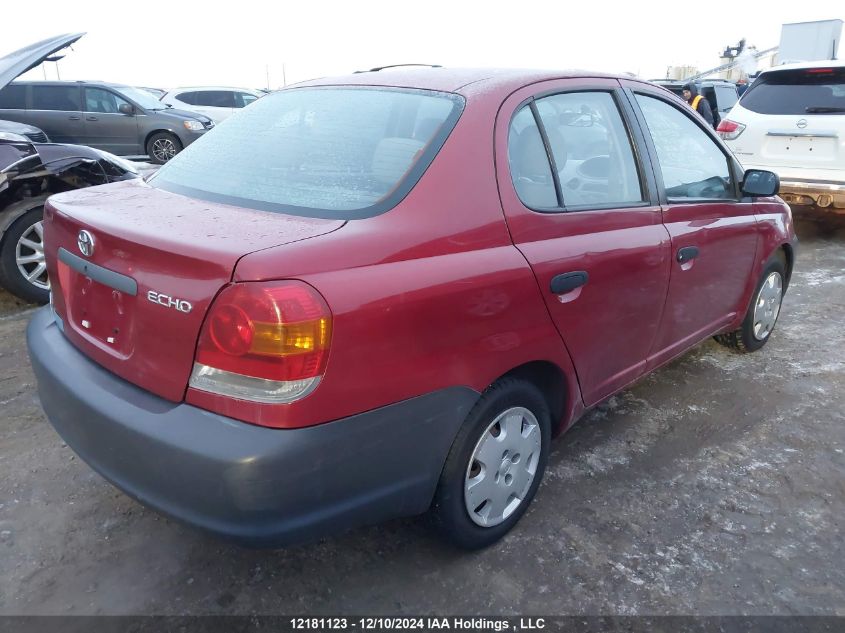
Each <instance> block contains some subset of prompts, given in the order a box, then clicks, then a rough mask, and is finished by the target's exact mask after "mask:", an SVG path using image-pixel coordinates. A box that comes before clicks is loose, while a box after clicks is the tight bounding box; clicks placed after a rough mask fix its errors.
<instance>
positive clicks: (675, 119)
mask: <svg viewBox="0 0 845 633" xmlns="http://www.w3.org/2000/svg"><path fill="white" fill-rule="evenodd" d="M637 102H638V103H639V105H640V109H641V110H642V112H643V116H644V117H645V120H646V124H647V126H648V131H649V133H650V134H651V138H652V140H653V141H654V145H655V148H656V149H657V159H658V162H659V164H660V171H661V173H662V174H663V187H664V190H665V193H666V197H667V198H668V199H669V200H670V201H671V200H684V199H687V200H689V199H733V198H734V197H735V194H734V187H733V184H732V181H731V176H730V168H729V166H728V165H729V163H728V158H727V156H726V155H725V154H724V153H723V152H722V150H721V148H720V147H719V146H718V144H717V143H716V141H714V140H713V139H712V138H711V137H710V136H708V135H707V133H705V132H704V131H703V130H702V129H701V128H700V127H698V125H696V124H695V123H693V121H692V120H691V119H690V118H689V117H688V116H686V115H685V114H684V113H683V112H681V111H680V110H678V109H677V108H675V107H673V106H671V105H669V104H668V103H666V102H664V101H662V100H660V99H656V98H654V97H648V96H646V95H642V94H638V95H637Z"/></svg>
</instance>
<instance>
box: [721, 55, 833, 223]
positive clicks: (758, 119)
mask: <svg viewBox="0 0 845 633" xmlns="http://www.w3.org/2000/svg"><path fill="white" fill-rule="evenodd" d="M718 132H719V135H720V136H721V137H722V138H723V139H725V141H727V143H728V145H729V146H730V148H731V149H732V150H733V152H734V154H735V155H736V157H737V158H738V159H739V161H740V162H741V163H742V165H743V167H745V168H746V169H765V170H769V171H774V172H775V173H777V174H778V176H780V180H781V186H780V196H781V197H782V198H783V199H784V200H785V201H786V202H788V203H790V204H796V205H809V204H815V205H817V206H819V207H821V208H824V209H826V210H828V211H832V212H834V213H841V214H845V61H828V62H806V63H801V64H789V65H784V66H778V67H776V68H772V69H770V70H767V71H765V72H763V73H761V74H760V76H759V77H758V78H757V80H756V81H755V82H754V83H753V84H752V86H751V87H750V88H749V89H748V90H747V91H746V92H745V94H744V95H742V98H741V99H740V101H739V103H738V104H737V105H735V106H734V108H733V109H732V110H731V112H730V115H729V117H728V118H727V119H725V120H723V121H722V123H721V124H720V125H719V128H718Z"/></svg>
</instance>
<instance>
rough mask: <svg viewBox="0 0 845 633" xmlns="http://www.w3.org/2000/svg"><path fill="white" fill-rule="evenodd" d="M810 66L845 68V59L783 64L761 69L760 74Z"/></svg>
mask: <svg viewBox="0 0 845 633" xmlns="http://www.w3.org/2000/svg"><path fill="white" fill-rule="evenodd" d="M808 68H845V60H843V59H840V60H836V59H831V60H827V61H825V60H821V61H815V62H796V63H794V64H783V65H781V66H773V67H772V68H767V69H766V70H762V71H760V75H767V74H769V73H776V72H778V71H781V70H804V69H808Z"/></svg>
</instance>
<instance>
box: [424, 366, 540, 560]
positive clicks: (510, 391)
mask: <svg viewBox="0 0 845 633" xmlns="http://www.w3.org/2000/svg"><path fill="white" fill-rule="evenodd" d="M514 407H523V408H525V409H527V410H528V411H530V412H531V413H532V414H533V416H534V418H536V421H537V422H538V425H539V433H540V451H539V458H538V460H537V461H536V469H535V472H534V478H533V480H532V481H531V484H530V486H529V487H528V492H527V493H526V494H525V495H524V496H523V497H522V501H521V503H520V504H519V505H518V506H517V507H516V509H515V510H513V511H512V513H511V514H510V515H509V516H507V517H506V518H505V519H504V521H503V522H501V523H499V524H498V525H493V526H490V527H483V526H481V525H479V524H478V523H476V522H475V521H474V520H473V519H472V518H471V517H470V513H469V510H468V509H467V506H466V503H465V501H464V494H465V493H464V485H465V481H466V477H467V476H468V474H469V473H470V468H471V467H475V465H474V464H470V460H471V458H472V457H473V453H474V451H475V449H476V446H477V445H478V444H479V441H480V440H481V437H482V435H484V434H486V433H487V431H488V427H490V425H491V423H492V422H493V421H494V420H496V418H497V417H498V416H499V415H501V414H502V413H504V412H505V411H507V410H509V409H512V408H514ZM521 428H527V427H521ZM550 443H551V414H550V413H549V407H548V404H547V403H546V400H545V398H544V397H543V394H542V393H541V391H540V390H539V389H538V388H537V387H536V386H535V385H534V384H532V383H530V382H528V381H525V380H522V379H518V378H503V379H501V380H499V381H497V382H496V383H494V384H493V385H492V386H491V387H489V388H488V389H487V390H486V391H485V392H484V393H483V394H482V396H481V398H480V399H479V400H478V402H477V403H476V404H475V406H474V407H473V408H472V411H470V413H469V415H468V416H467V419H466V420H465V421H464V424H463V426H462V427H461V430H460V431H459V432H458V435H457V437H456V438H455V441H454V442H453V444H452V448H451V450H450V451H449V456H448V457H447V458H446V463H445V465H444V466H443V471H442V473H441V475H440V481H439V483H438V485H437V491H436V492H435V495H434V502H433V504H432V507H431V510H430V517H431V521H432V524H433V525H434V528H435V529H436V530H437V531H438V532H439V533H440V535H441V536H442V537H444V538H445V539H446V540H448V541H450V542H451V543H453V544H455V545H457V546H459V547H461V548H464V549H480V548H483V547H487V546H489V545H492V544H493V543H495V542H496V541H498V540H499V539H500V538H502V537H503V536H504V535H505V534H507V533H508V532H509V531H510V530H511V528H513V526H514V525H516V523H517V522H518V521H519V519H520V518H521V517H522V515H523V514H524V513H525V511H526V509H527V508H528V506H529V505H530V504H531V500H532V499H533V498H534V495H535V493H536V492H537V488H538V487H539V486H540V482H541V481H542V479H543V473H544V471H545V469H546V462H547V461H548V456H549V444H550ZM517 457H518V458H519V455H517ZM525 459H526V462H525V463H529V459H530V456H527V457H526V458H525ZM473 461H474V460H473ZM514 463H516V462H514ZM496 476H497V477H498V473H497V475H496ZM512 479H513V478H512ZM503 514H504V513H503Z"/></svg>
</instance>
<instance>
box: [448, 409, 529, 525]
mask: <svg viewBox="0 0 845 633" xmlns="http://www.w3.org/2000/svg"><path fill="white" fill-rule="evenodd" d="M541 443H542V439H541V436H540V424H539V423H538V422H537V418H536V417H534V414H533V413H531V411H529V410H528V409H525V408H523V407H513V408H511V409H508V410H507V411H504V412H503V413H501V414H500V415H499V416H497V417H496V419H495V420H493V422H492V423H491V424H490V426H488V427H487V429H486V430H485V431H484V433H482V435H481V438H480V439H479V440H478V443H477V444H476V445H475V450H474V451H473V452H472V457H471V458H470V460H469V465H468V466H467V472H466V479H465V481H464V503H465V504H466V509H467V512H468V513H469V516H470V518H471V519H472V520H473V522H474V523H476V524H478V525H480V526H482V527H493V526H494V525H498V524H499V523H501V522H502V521H504V520H505V519H507V518H508V517H509V516H510V515H512V514H513V513H514V511H516V509H517V508H518V507H519V506H520V504H521V503H522V502H523V500H524V499H525V496H526V495H527V494H528V490H529V489H530V488H531V482H533V481H534V477H535V475H536V474H537V464H538V463H539V462H540V448H541Z"/></svg>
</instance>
